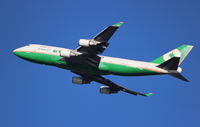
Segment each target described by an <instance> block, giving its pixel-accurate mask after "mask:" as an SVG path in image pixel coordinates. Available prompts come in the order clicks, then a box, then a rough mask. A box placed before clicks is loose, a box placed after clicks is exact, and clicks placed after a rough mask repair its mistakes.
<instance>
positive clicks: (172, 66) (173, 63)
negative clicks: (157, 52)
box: [158, 57, 180, 70]
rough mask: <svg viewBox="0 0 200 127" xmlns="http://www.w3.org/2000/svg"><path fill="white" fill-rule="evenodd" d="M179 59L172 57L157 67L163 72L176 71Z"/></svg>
mask: <svg viewBox="0 0 200 127" xmlns="http://www.w3.org/2000/svg"><path fill="white" fill-rule="evenodd" d="M179 60H180V57H173V58H171V59H169V60H167V61H165V62H163V63H162V64H160V65H158V67H160V68H162V69H165V70H177V68H178V64H179Z"/></svg>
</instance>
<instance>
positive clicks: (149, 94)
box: [145, 93, 154, 96]
mask: <svg viewBox="0 0 200 127" xmlns="http://www.w3.org/2000/svg"><path fill="white" fill-rule="evenodd" d="M153 94H154V93H148V94H145V95H146V96H151V95H153Z"/></svg>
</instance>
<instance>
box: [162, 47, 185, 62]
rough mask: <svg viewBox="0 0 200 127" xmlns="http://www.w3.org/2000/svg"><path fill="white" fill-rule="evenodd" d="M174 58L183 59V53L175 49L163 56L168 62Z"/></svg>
mask: <svg viewBox="0 0 200 127" xmlns="http://www.w3.org/2000/svg"><path fill="white" fill-rule="evenodd" d="M173 57H181V52H180V51H179V50H178V49H174V50H172V51H170V52H168V53H166V54H165V55H164V56H163V59H164V61H167V60H169V59H171V58H173Z"/></svg>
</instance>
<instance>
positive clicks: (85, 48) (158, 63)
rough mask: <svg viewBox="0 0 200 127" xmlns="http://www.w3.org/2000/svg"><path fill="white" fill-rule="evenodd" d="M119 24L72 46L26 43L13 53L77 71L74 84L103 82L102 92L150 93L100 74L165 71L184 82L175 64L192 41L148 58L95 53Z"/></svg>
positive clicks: (152, 73)
mask: <svg viewBox="0 0 200 127" xmlns="http://www.w3.org/2000/svg"><path fill="white" fill-rule="evenodd" d="M122 24H124V22H118V23H116V24H114V25H111V26H109V27H107V28H105V29H104V30H103V31H101V32H100V33H99V34H97V35H96V36H94V37H93V38H92V39H80V40H79V42H78V44H79V47H78V48H76V49H73V50H72V49H66V48H61V47H54V46H47V45H39V44H29V45H26V46H24V47H20V48H17V49H15V50H14V51H13V53H14V54H15V55H16V56H18V57H20V58H22V59H24V60H27V61H30V62H33V63H38V64H44V65H50V66H55V67H58V68H62V69H66V70H70V71H71V72H73V73H75V74H77V75H79V76H78V77H73V78H72V83H74V84H90V83H91V82H92V81H95V82H97V83H100V84H103V86H101V87H100V93H102V94H113V93H118V92H119V91H123V92H126V93H129V94H132V95H141V96H150V95H152V94H153V93H147V94H143V93H140V92H136V91H133V90H130V89H128V88H125V87H123V86H120V85H118V84H116V83H114V82H112V81H111V80H109V79H106V78H105V77H103V76H102V75H119V76H145V75H161V74H168V75H171V76H173V77H176V78H178V79H180V80H183V81H186V82H188V80H187V79H186V78H185V77H183V76H182V75H181V74H180V73H181V72H182V68H181V67H179V66H180V64H181V63H182V62H183V60H184V59H185V58H186V56H187V55H188V53H189V52H190V51H191V50H192V48H193V46H192V45H181V46H180V47H178V48H176V49H174V50H172V51H170V52H168V53H166V54H164V55H163V56H160V57H158V58H157V59H155V60H153V61H150V62H143V61H136V60H128V59H123V58H115V57H108V56H101V55H99V54H102V53H103V51H104V50H105V49H106V48H107V47H108V45H109V43H108V41H109V39H110V38H111V37H112V35H113V34H114V33H115V32H116V30H117V29H118V28H119V27H120V26H121V25H122Z"/></svg>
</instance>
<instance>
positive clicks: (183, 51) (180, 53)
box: [151, 45, 193, 65]
mask: <svg viewBox="0 0 200 127" xmlns="http://www.w3.org/2000/svg"><path fill="white" fill-rule="evenodd" d="M192 48H193V46H192V45H181V46H180V47H178V48H176V49H174V50H172V51H170V52H168V53H166V54H164V55H163V56H161V57H159V58H157V59H155V60H153V61H151V62H152V63H156V64H162V63H163V62H165V61H167V60H169V59H171V58H173V57H180V60H179V65H180V64H181V63H182V62H183V60H184V59H185V58H186V56H187V55H188V53H189V52H190V51H191V50H192Z"/></svg>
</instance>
